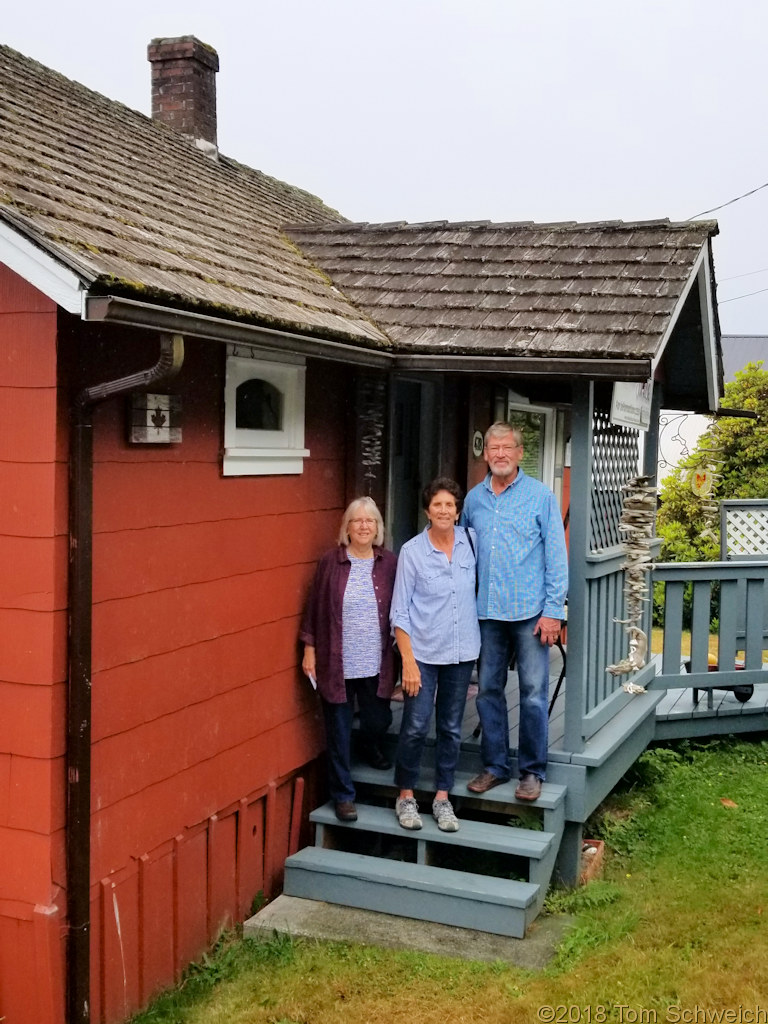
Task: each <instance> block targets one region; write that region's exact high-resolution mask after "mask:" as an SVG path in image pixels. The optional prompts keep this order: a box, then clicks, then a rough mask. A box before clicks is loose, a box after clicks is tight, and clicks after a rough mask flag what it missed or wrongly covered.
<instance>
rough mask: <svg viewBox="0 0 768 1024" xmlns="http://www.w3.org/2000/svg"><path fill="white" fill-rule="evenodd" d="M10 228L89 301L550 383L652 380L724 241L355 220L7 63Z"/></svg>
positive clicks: (121, 109)
mask: <svg viewBox="0 0 768 1024" xmlns="http://www.w3.org/2000/svg"><path fill="white" fill-rule="evenodd" d="M3 221H4V222H5V223H6V224H7V225H10V226H11V227H12V228H13V229H15V231H16V232H18V233H19V234H21V235H23V236H24V237H25V238H26V239H27V240H28V241H30V242H32V243H33V244H34V245H36V246H39V247H40V248H42V249H44V250H45V251H46V252H47V253H49V254H50V255H51V256H53V257H54V258H55V259H56V260H58V261H60V262H61V263H62V264H63V265H65V266H66V267H68V268H70V269H71V270H73V271H74V272H75V274H76V275H78V277H79V279H80V281H81V282H82V285H83V287H84V288H86V289H87V290H88V294H89V296H98V295H103V296H106V295H109V296H117V297H119V298H121V299H125V298H127V299H134V300H139V301H140V302H142V303H145V304H149V306H150V307H152V308H154V311H155V314H156V313H157V310H156V307H158V306H161V307H171V308H172V309H174V310H183V311H186V312H188V313H191V314H193V315H195V316H196V315H198V314H201V313H202V314H205V317H201V318H200V319H201V320H203V319H205V318H206V317H207V318H208V322H210V321H211V318H214V319H219V320H225V321H232V320H235V321H244V322H245V323H247V324H251V325H256V326H259V327H264V328H272V329H277V330H278V331H288V332H292V333H295V334H304V335H307V336H310V337H314V338H322V339H330V340H331V343H337V342H339V341H342V342H345V343H347V344H350V343H351V344H352V345H353V346H355V347H356V348H357V349H358V350H360V349H367V350H378V351H377V353H376V356H375V358H377V359H382V360H383V359H388V358H389V356H385V355H384V353H385V352H387V353H391V354H392V355H394V356H395V357H397V359H400V360H402V359H406V358H412V357H414V356H416V357H420V356H424V357H425V358H427V357H428V358H433V357H439V356H448V355H451V356H458V357H465V356H475V355H482V356H487V357H489V358H498V357H520V358H525V359H527V360H532V361H533V365H534V367H535V370H534V372H538V366H537V361H538V360H539V359H543V358H544V357H547V358H548V359H550V360H551V359H553V358H554V359H557V360H560V361H561V367H563V368H565V367H566V366H567V365H568V363H567V361H568V360H569V359H570V360H576V361H577V362H578V363H579V367H580V368H579V369H578V372H585V373H586V372H589V368H588V367H586V365H583V364H584V363H585V361H588V360H593V361H595V362H596V361H598V360H606V361H608V362H610V361H614V363H616V361H619V362H623V363H626V361H627V360H630V361H633V363H635V364H636V365H638V366H639V362H640V361H644V367H643V372H645V371H646V370H647V369H648V367H649V366H650V361H651V360H653V359H654V357H655V356H657V355H658V353H659V351H660V348H661V346H662V344H663V343H664V342H665V339H667V337H668V336H669V328H670V326H671V325H672V323H673V320H674V318H675V316H676V315H677V314H678V313H679V310H680V307H681V300H682V298H683V297H684V295H685V294H686V290H687V289H688V288H689V287H690V285H691V281H692V278H693V275H694V273H695V272H696V271H697V268H698V267H699V266H700V265H701V260H702V258H706V259H708V260H709V259H711V254H710V252H709V239H710V237H711V236H712V235H714V234H715V233H716V232H717V224H716V222H714V221H701V222H693V223H681V224H675V223H670V222H669V221H653V222H645V223H624V222H620V221H618V222H605V223H599V224H576V223H569V224H531V223H519V224H517V223H511V224H492V223H485V222H482V223H465V224H450V223H447V222H439V223H432V224H405V223H402V224H349V223H347V222H346V221H345V220H344V218H342V217H341V215H340V214H338V213H337V212H336V211H335V210H332V209H330V208H329V207H327V206H325V205H324V204H323V203H322V202H321V201H320V200H319V199H317V198H316V197H314V196H312V195H310V194H308V193H307V192H304V191H302V190H300V189H297V188H293V187H292V186H290V185H287V184H285V183H284V182H281V181H278V180H276V179H274V178H271V177H269V176H268V175H266V174H263V173H262V172H260V171H255V170H252V169H250V168H248V167H244V166H242V165H241V164H238V163H237V162H236V161H234V160H230V159H228V158H226V157H219V158H218V159H212V158H211V157H210V156H208V155H206V154H204V153H203V152H201V151H200V150H199V149H198V148H196V146H195V144H194V142H193V141H192V140H190V139H189V138H187V137H185V136H183V135H181V134H180V133H178V132H176V131H174V130H173V129H171V128H169V127H168V126H166V125H164V124H162V123H158V122H156V121H153V120H152V119H151V118H148V117H145V116H144V115H142V114H139V113H136V112H135V111H132V110H130V109H128V108H127V107H125V106H123V105H122V104H119V103H116V102H114V101H112V100H109V99H106V98H105V97H103V96H101V95H100V94H98V93H95V92H92V91H91V90H89V89H87V88H85V87H84V86H81V85H79V84H77V83H75V82H72V81H70V80H68V79H66V78H64V77H63V76H62V75H59V74H58V73H56V72H54V71H51V70H49V69H48V68H45V67H43V66H42V65H40V64H38V63H36V62H35V61H32V60H30V59H29V58H27V57H24V56H22V55H21V54H19V53H16V52H15V51H14V50H11V49H9V48H7V47H0V223H1V222H3ZM286 225H291V226H290V227H286ZM705 250H706V252H705ZM711 280H714V279H713V278H711ZM99 301H102V300H99ZM712 306H713V307H714V295H712ZM544 372H549V371H548V369H547V368H546V366H545V368H544ZM563 372H570V371H569V370H568V371H567V370H565V369H563ZM639 372H640V370H638V373H639Z"/></svg>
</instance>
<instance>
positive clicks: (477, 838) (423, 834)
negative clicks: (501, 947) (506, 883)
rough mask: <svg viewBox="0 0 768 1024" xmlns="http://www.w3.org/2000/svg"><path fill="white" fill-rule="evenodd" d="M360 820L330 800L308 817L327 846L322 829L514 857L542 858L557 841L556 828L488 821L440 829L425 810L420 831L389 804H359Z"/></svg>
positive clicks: (319, 839)
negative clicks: (348, 817) (405, 824)
mask: <svg viewBox="0 0 768 1024" xmlns="http://www.w3.org/2000/svg"><path fill="white" fill-rule="evenodd" d="M356 806H357V821H352V822H341V821H339V820H338V818H337V817H336V815H335V813H334V809H333V804H332V803H330V802H329V803H327V804H324V805H323V806H322V807H318V808H317V809H316V810H314V811H312V813H311V814H310V816H309V820H310V821H312V822H314V823H315V825H317V826H318V831H317V833H316V843H317V845H318V846H325V845H326V843H325V842H324V832H323V831H321V829H337V828H338V829H343V830H345V831H347V830H354V831H359V830H361V831H365V832H375V833H377V834H381V833H386V834H388V835H393V836H398V837H399V838H401V839H402V838H410V839H411V840H413V841H415V842H422V843H445V844H447V845H449V846H457V845H461V846H468V847H470V848H472V849H473V850H489V851H492V852H494V853H506V854H509V855H510V856H514V857H526V858H532V859H534V860H541V859H542V858H543V857H546V855H547V854H548V853H549V852H550V850H551V849H552V847H553V845H554V844H555V840H556V836H555V834H554V833H553V832H537V831H535V830H533V829H527V828H513V827H512V826H510V825H492V824H489V823H488V822H485V821H470V820H467V819H465V818H463V819H462V820H461V827H460V829H459V831H458V832H441V831H440V829H439V828H438V827H437V822H436V821H435V820H434V818H432V817H431V815H430V814H429V813H428V812H427V811H425V813H423V814H422V821H423V823H424V827H423V828H421V829H418V830H417V831H412V832H411V831H408V830H407V829H404V828H402V826H401V825H400V823H399V821H398V820H397V818H396V817H395V812H394V810H393V809H392V808H390V807H372V806H371V805H370V804H357V805H356Z"/></svg>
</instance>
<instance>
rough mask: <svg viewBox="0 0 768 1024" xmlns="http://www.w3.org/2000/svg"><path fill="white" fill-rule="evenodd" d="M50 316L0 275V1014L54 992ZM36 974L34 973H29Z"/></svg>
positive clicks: (61, 522) (59, 526) (59, 960)
mask: <svg viewBox="0 0 768 1024" xmlns="http://www.w3.org/2000/svg"><path fill="white" fill-rule="evenodd" d="M56 332H57V311H56V306H55V305H54V303H53V302H51V301H50V300H49V299H48V298H46V297H45V296H44V295H42V294H41V293H40V292H39V291H37V290H36V289H35V288H33V287H32V286H31V285H29V284H28V283H27V282H26V281H24V280H22V278H20V277H18V276H17V275H16V274H14V273H13V272H12V271H10V270H9V269H8V268H7V267H4V266H2V265H0V494H2V501H0V564H2V566H3V574H2V580H0V702H2V706H3V716H2V725H0V789H1V790H2V798H1V799H0V849H2V851H3V856H2V871H0V976H1V977H2V979H3V984H2V989H1V990H0V1015H4V1017H5V1019H7V1020H16V1021H27V1020H29V1021H35V1022H36V1024H37V1022H38V1021H39V1022H40V1024H53V1022H54V1021H57V1022H58V1021H60V1019H61V1018H60V1017H58V1018H57V1017H56V1016H52V1014H55V1013H56V1012H60V1009H61V999H62V994H63V977H64V975H63V945H62V942H61V934H62V932H61V925H62V921H61V909H59V910H58V911H57V909H56V905H57V903H58V904H60V906H61V908H63V904H64V901H63V897H62V894H61V892H60V890H59V889H58V885H59V884H61V883H63V881H64V876H63V871H62V870H61V869H62V860H63V837H62V834H61V831H60V830H61V828H62V826H63V822H64V770H63V756H62V755H63V749H64V748H63V733H64V717H63V712H64V699H63V697H64V679H65V677H66V611H65V608H66V493H67V491H66V465H65V464H64V463H60V462H58V461H57V460H58V458H59V457H60V452H61V450H62V446H61V443H60V439H59V437H58V423H57V390H56V384H57V377H56V373H57V371H56ZM31 964H34V965H35V970H34V971H33V970H31V969H30V965H31Z"/></svg>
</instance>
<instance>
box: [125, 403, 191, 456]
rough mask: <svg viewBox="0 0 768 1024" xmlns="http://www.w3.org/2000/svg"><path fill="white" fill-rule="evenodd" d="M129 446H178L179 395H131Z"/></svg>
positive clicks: (179, 438)
mask: <svg viewBox="0 0 768 1024" xmlns="http://www.w3.org/2000/svg"><path fill="white" fill-rule="evenodd" d="M129 439H130V442H131V444H178V443H179V442H180V441H181V398H180V396H179V395H148V394H135V395H131V423H130V431H129Z"/></svg>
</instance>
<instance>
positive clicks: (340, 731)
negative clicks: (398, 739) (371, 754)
mask: <svg viewBox="0 0 768 1024" xmlns="http://www.w3.org/2000/svg"><path fill="white" fill-rule="evenodd" d="M345 683H346V687H347V700H346V703H344V704H331V702H330V701H327V700H323V701H322V705H323V718H324V719H325V739H326V746H327V757H328V789H329V792H330V795H331V800H333V801H334V802H335V803H343V802H344V801H346V800H353V801H354V799H355V786H354V783H353V782H352V772H351V770H350V758H351V749H352V717H353V715H354V711H355V697H357V706H358V708H359V709H360V737H359V739H360V747H359V748H358V749H363V750H365V749H366V747H368V746H374V745H377V744H379V743H380V742H381V740H382V739H383V738H384V734H385V733H386V731H387V729H389V727H390V725H391V724H392V711H391V710H390V707H389V701H388V700H385V699H384V697H379V696H378V695H377V694H376V690H377V688H378V685H379V677H378V676H371V677H370V678H367V679H346V680H345Z"/></svg>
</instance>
